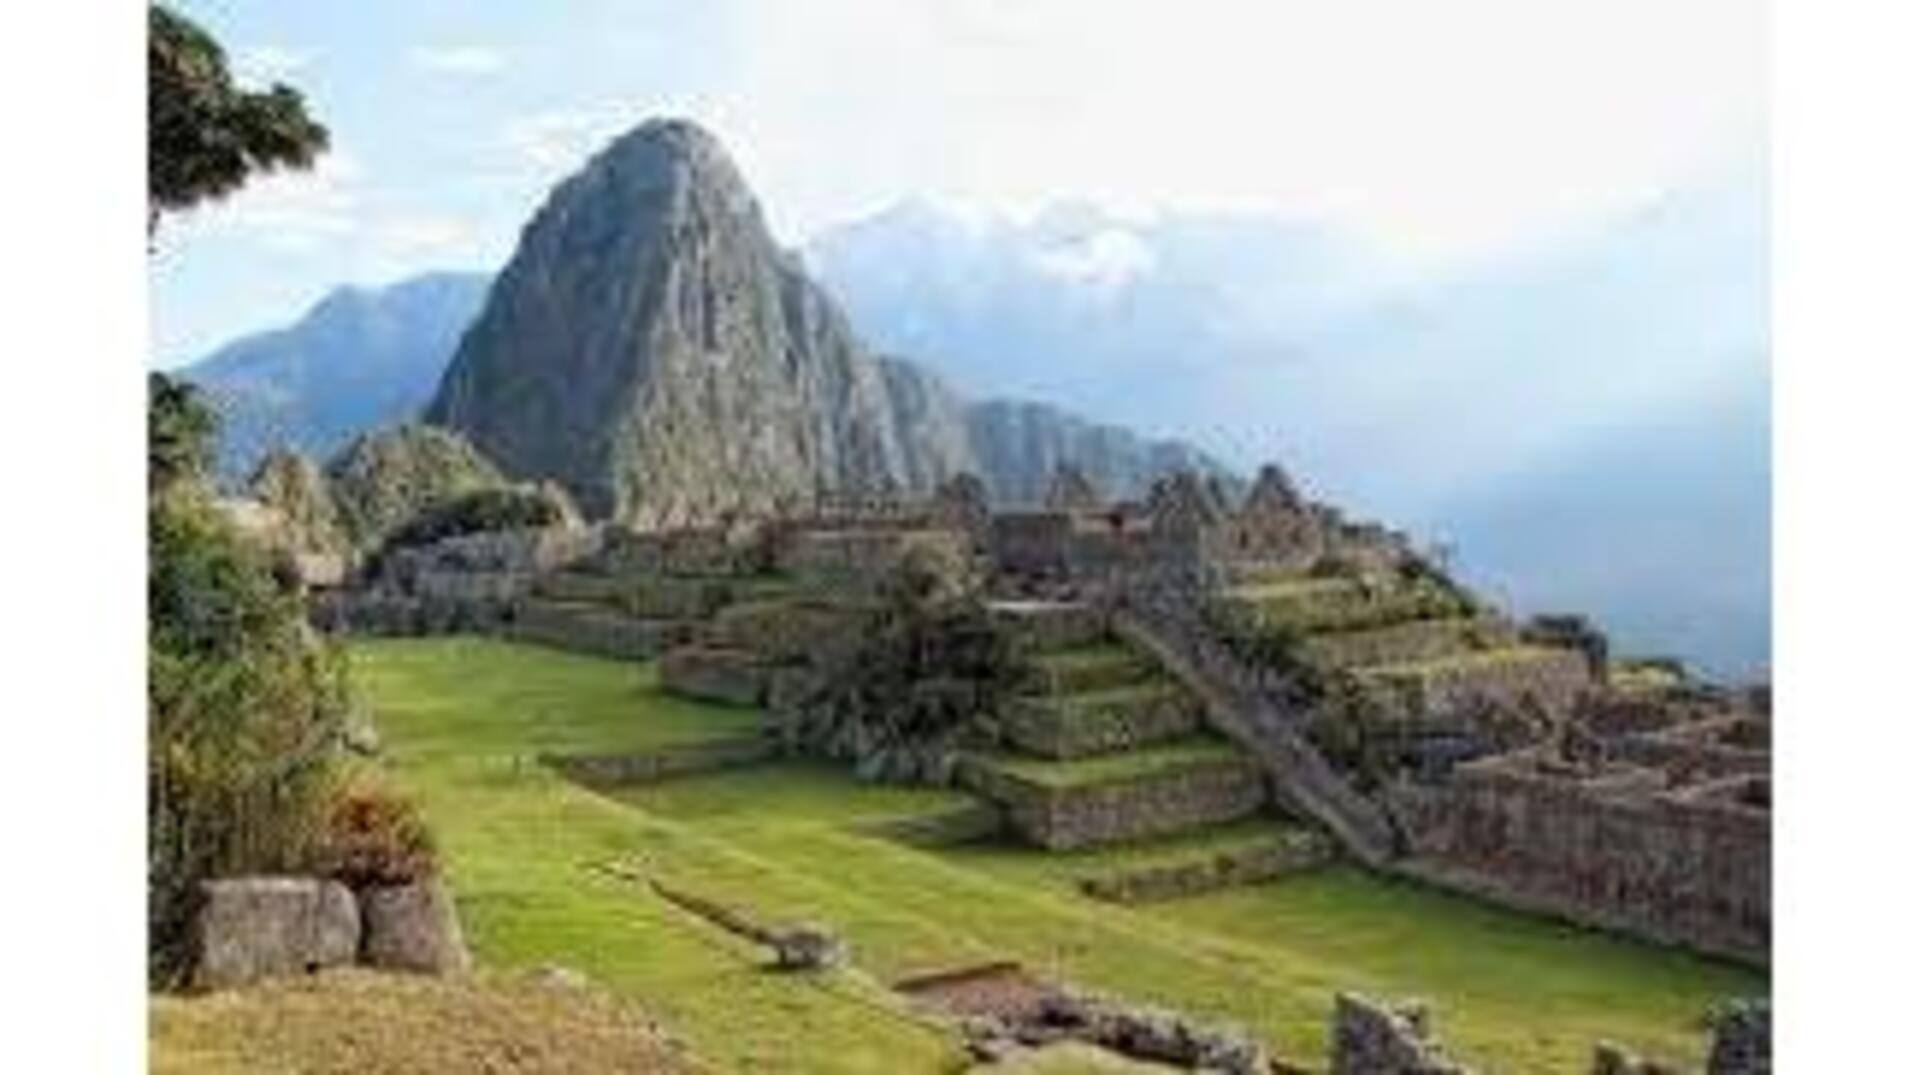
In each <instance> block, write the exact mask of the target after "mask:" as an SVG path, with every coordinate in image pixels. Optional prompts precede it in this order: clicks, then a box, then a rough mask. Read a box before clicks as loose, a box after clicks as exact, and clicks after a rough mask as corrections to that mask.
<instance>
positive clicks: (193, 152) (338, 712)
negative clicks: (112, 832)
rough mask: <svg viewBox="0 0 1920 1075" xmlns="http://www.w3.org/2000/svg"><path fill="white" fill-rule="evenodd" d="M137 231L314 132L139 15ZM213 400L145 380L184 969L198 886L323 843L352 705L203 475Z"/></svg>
mask: <svg viewBox="0 0 1920 1075" xmlns="http://www.w3.org/2000/svg"><path fill="white" fill-rule="evenodd" d="M148 28H149V31H150V34H151V39H150V41H149V46H148V53H147V76H148V93H149V101H148V122H149V129H148V136H147V138H148V140H147V151H148V171H147V213H148V216H147V231H148V234H149V235H151V234H152V232H153V229H154V227H155V225H156V224H157V223H158V220H159V215H160V213H161V212H163V211H173V210H178V209H183V208H186V207H187V206H190V205H193V204H195V203H197V202H200V201H202V200H205V199H209V198H218V197H221V196H223V195H225V194H228V193H231V192H232V191H234V190H236V189H238V188H239V187H240V186H241V185H242V184H243V183H244V182H245V181H246V180H247V178H248V177H249V176H250V175H252V174H255V173H258V172H262V171H268V170H271V169H274V168H277V167H295V168H304V167H307V166H309V165H310V164H311V163H312V162H313V158H314V156H315V155H316V154H317V153H319V152H320V151H322V150H323V149H325V148H326V144H327V132H326V129H325V128H323V127H321V126H320V125H319V124H317V123H315V122H314V121H313V120H311V119H309V118H308V117H307V114H306V111H305V108H304V106H303V104H302V103H301V99H300V95H299V94H298V93H296V92H294V91H293V90H291V89H288V88H287V87H285V86H275V87H273V88H272V89H271V90H269V91H268V92H266V93H244V92H240V91H238V90H236V89H235V88H234V86H233V84H232V81H231V79H230V78H229V76H228V74H227V67H226V57H225V55H224V54H223V53H222V52H221V50H220V46H219V45H218V44H216V43H215V42H214V40H213V38H211V37H209V36H208V35H207V34H206V32H205V31H203V30H201V29H200V28H199V27H197V26H195V25H194V24H193V23H191V22H189V21H188V20H186V19H183V18H181V17H180V16H178V15H176V14H174V13H173V12H171V11H168V10H167V9H165V8H163V7H159V6H155V7H153V8H151V9H150V15H149V22H148ZM217 425H218V423H217V419H216V417H215V415H214V413H213V411H212V410H211V409H210V408H209V407H208V406H207V405H206V403H205V402H204V401H203V400H202V399H201V398H200V396H199V394H198V393H197V392H196V391H195V390H194V389H193V387H192V386H191V385H188V384H186V383H184V382H182V381H178V380H175V379H173V378H171V377H168V376H166V375H165V374H162V373H153V374H150V375H149V376H148V381H147V627H148V632H147V743H148V746H147V924H148V972H149V978H150V980H152V981H153V982H154V983H155V984H166V983H168V982H171V981H176V980H178V977H179V975H180V974H181V973H182V972H183V971H185V970H186V969H187V966H188V963H189V960H190V957H191V954H192V953H191V950H190V947H189V944H190V942H189V923H190V922H191V920H192V916H193V912H194V910H195V902H196V898H197V893H198V891H199V883H200V882H201V881H203V880H206V879H208V878H211V877H218V876H221V875H225V874H236V873H251V872H273V871H284V870H292V869H302V868H309V867H310V866H311V865H312V864H313V863H314V862H315V860H316V856H317V855H318V854H319V848H320V846H321V844H322V843H323V838H324V835H325V829H326V823H327V820H328V813H327V804H328V803H329V801H330V800H331V797H332V789H333V787H334V783H335V779H336V776H337V768H336V766H335V764H334V763H335V760H336V758H337V755H338V747H339V744H340V741H341V738H342V725H343V717H344V714H345V711H346V704H347V699H346V669H345V663H344V659H343V656H342V654H341V653H340V651H339V650H338V649H337V648H336V647H333V646H330V645H328V644H326V643H325V642H324V641H323V640H321V639H320V638H318V637H316V635H315V634H314V632H313V631H312V629H311V628H309V627H308V625H307V622H306V614H305V610H304V608H303V607H302V604H301V599H300V596H299V594H298V593H297V592H294V591H292V590H290V589H288V588H287V587H286V586H284V585H283V584H282V583H281V582H280V581H279V580H278V579H277V578H276V577H275V574H274V572H273V570H272V566H271V564H270V563H269V560H268V557H267V555H266V552H265V550H263V549H260V548H257V547H255V546H254V545H253V544H252V543H250V542H249V541H247V540H246V539H245V538H244V537H243V536H242V535H241V534H240V533H239V532H238V530H236V529H235V527H234V526H233V524H232V523H231V522H230V521H229V519H228V518H227V517H226V515H225V514H224V513H223V512H222V511H221V510H220V508H219V505H218V504H217V503H216V502H215V497H214V493H213V488H212V484H211V481H210V478H209V474H210V466H211V459H212V448H213V438H214V434H215V432H216V430H217Z"/></svg>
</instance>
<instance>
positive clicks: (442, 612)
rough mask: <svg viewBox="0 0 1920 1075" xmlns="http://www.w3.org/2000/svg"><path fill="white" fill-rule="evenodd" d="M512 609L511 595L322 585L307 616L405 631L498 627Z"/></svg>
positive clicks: (357, 629) (341, 628)
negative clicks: (332, 588)
mask: <svg viewBox="0 0 1920 1075" xmlns="http://www.w3.org/2000/svg"><path fill="white" fill-rule="evenodd" d="M513 614H514V603H513V602H511V601H498V600H492V599H477V598H476V599H471V600H469V599H462V598H453V597H432V598H429V597H414V596H410V595H407V594H399V593H392V592H388V591H382V590H340V591H323V592H320V593H316V594H313V595H312V597H311V598H310V599H309V601H308V604H307V615H308V618H309V619H310V620H311V621H312V622H313V625H314V626H315V627H317V628H319V629H320V630H322V631H327V632H330V633H350V634H369V635H388V636H404V637H413V636H419V635H439V634H453V633H456V632H468V631H471V632H479V633H487V632H494V631H498V630H500V629H502V627H503V625H504V624H505V623H506V622H507V621H508V620H510V619H511V618H512V617H513Z"/></svg>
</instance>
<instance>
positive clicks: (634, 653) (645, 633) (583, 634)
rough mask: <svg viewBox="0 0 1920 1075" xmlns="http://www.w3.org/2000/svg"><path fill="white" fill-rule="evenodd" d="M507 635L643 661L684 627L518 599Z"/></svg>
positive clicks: (506, 627)
mask: <svg viewBox="0 0 1920 1075" xmlns="http://www.w3.org/2000/svg"><path fill="white" fill-rule="evenodd" d="M503 630H504V633H505V635H506V637H508V638H511V639H514V640H516V641H521V642H536V643H539V644H541V645H547V646H552V647H554V648H556V649H564V650H570V651H573V652H575V653H589V654H593V655H596V656H601V657H613V658H616V659H621V660H645V659H647V658H650V657H653V656H655V655H657V654H659V653H660V652H661V651H662V650H664V649H666V648H667V647H668V646H671V645H674V644H676V643H678V642H680V641H682V640H683V638H684V636H685V634H686V631H685V629H684V628H682V627H681V626H680V625H678V624H673V623H669V622H666V621H662V620H641V619H635V618H634V617H632V616H628V615H626V614H624V613H620V612H615V611H612V610H610V609H609V610H601V609H595V608H589V607H585V606H580V605H567V604H559V603H555V602H550V601H539V600H529V601H523V602H521V603H520V604H519V606H518V607H516V608H515V610H514V613H513V618H512V619H511V620H510V621H508V622H507V623H506V624H505V625H504V628H503Z"/></svg>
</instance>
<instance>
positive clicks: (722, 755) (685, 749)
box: [540, 735, 777, 787]
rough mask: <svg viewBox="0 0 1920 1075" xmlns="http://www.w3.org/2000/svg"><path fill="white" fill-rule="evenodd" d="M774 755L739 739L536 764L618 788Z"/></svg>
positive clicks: (756, 739)
mask: <svg viewBox="0 0 1920 1075" xmlns="http://www.w3.org/2000/svg"><path fill="white" fill-rule="evenodd" d="M776 752H777V744H775V743H774V741H773V740H771V739H768V738H765V737H762V736H757V735H742V736H733V737H729V738H726V739H709V740H705V741H702V742H698V743H688V744H686V745H685V746H678V747H663V748H661V749H659V750H652V751H648V752H646V753H642V754H543V755H541V756H540V761H541V762H542V763H544V764H547V765H551V766H553V767H554V768H555V769H557V770H559V771H560V773H561V774H562V775H564V776H566V777H567V778H568V779H570V780H574V781H577V782H579V783H581V784H586V785H588V786H589V787H618V786H620V785H623V784H651V783H654V782H655V781H659V780H664V779H666V778H668V777H672V776H684V775H686V774H689V773H704V772H711V771H713V770H716V769H730V768H734V767H736V766H741V765H753V764H755V763H758V762H763V761H766V760H768V759H769V758H772V757H773V756H774V755H775V753H776Z"/></svg>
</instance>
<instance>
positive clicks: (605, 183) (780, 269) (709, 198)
mask: <svg viewBox="0 0 1920 1075" xmlns="http://www.w3.org/2000/svg"><path fill="white" fill-rule="evenodd" d="M426 419H427V421H428V422H431V423H435V424H439V425H444V426H446V427H449V428H451V429H454V430H457V431H459V432H461V433H463V434H464V435H466V436H467V437H468V438H470V439H471V440H472V442H473V443H474V444H475V445H476V446H477V447H478V448H479V449H480V450H481V451H482V452H484V453H485V454H486V455H487V456H488V457H489V458H492V459H493V460H495V461H497V462H498V463H499V464H500V465H501V466H502V467H503V468H504V469H505V470H506V471H507V472H509V473H510V474H512V475H514V476H516V477H520V478H553V479H555V480H557V481H559V482H560V483H561V484H562V485H564V486H566V488H567V489H568V491H569V492H570V493H572V494H573V496H574V497H575V499H576V500H578V502H579V503H580V506H581V508H582V509H583V510H584V511H585V512H586V513H587V515H588V516H590V517H592V518H596V519H599V518H612V519H615V520H617V521H620V522H625V523H629V524H633V525H636V526H639V527H641V528H653V527H673V526H680V525H688V524H701V523H707V522H712V521H714V520H716V519H719V518H721V517H722V516H725V515H727V514H728V513H730V512H745V513H748V514H759V513H772V512H778V511H782V510H788V509H792V508H795V507H804V506H807V505H810V504H811V503H813V502H814V500H815V498H816V497H817V496H818V495H819V494H820V493H822V492H835V493H842V492H849V491H863V492H880V491H888V492H899V493H902V494H906V495H910V496H915V497H924V496H927V495H930V494H931V493H933V491H934V490H935V489H937V488H938V487H939V486H940V485H941V484H942V483H944V482H946V481H948V480H949V479H951V478H952V477H954V476H955V475H957V474H960V473H963V472H968V471H972V472H975V473H978V474H980V475H981V476H982V478H983V479H984V480H985V483H986V485H987V488H988V491H989V493H990V494H991V495H992V496H993V497H994V499H995V500H997V501H1000V502H1003V503H1024V504H1037V503H1038V502H1039V500H1040V498H1041V495H1042V494H1043V493H1044V491H1045V488H1046V483H1047V481H1048V480H1049V479H1050V477H1051V475H1052V474H1053V471H1054V469H1055V468H1056V467H1057V466H1058V465H1060V464H1061V463H1074V464H1077V465H1079V466H1081V467H1083V468H1084V469H1086V470H1087V471H1088V473H1090V474H1091V475H1093V476H1094V477H1095V479H1096V480H1097V481H1098V482H1099V483H1100V484H1101V485H1102V487H1104V488H1107V489H1110V490H1113V491H1115V492H1118V493H1125V492H1129V491H1136V490H1139V489H1143V488H1144V487H1145V486H1146V484H1147V480H1148V479H1149V478H1151V477H1152V476H1153V475H1154V474H1157V473H1159V472H1161V471H1164V470H1166V469H1170V468H1173V467H1176V466H1192V465H1198V466H1201V467H1203V468H1204V469H1206V470H1209V471H1217V470H1218V469H1219V468H1218V466H1217V464H1214V463H1212V461H1211V460H1207V459H1205V457H1204V456H1202V455H1201V454H1200V453H1199V452H1197V451H1195V450H1194V449H1192V448H1189V447H1187V446H1184V445H1179V444H1175V443H1171V442H1165V443H1161V442H1146V441H1143V440H1141V439H1140V438H1138V437H1135V436H1134V435H1132V434H1130V433H1128V432H1126V431H1124V430H1120V429H1116V428H1113V427H1106V426H1096V425H1092V424H1089V423H1086V422H1081V421H1078V420H1077V419H1073V418H1072V417H1071V416H1069V415H1066V414H1064V413H1062V412H1059V411H1057V410H1055V409H1053V408H1050V407H1043V406H1040V405H1024V404H1006V403H987V404H980V405H968V404H966V403H965V402H964V401H962V400H961V399H960V398H959V397H958V396H957V395H955V394H954V393H953V391H952V390H951V389H950V388H948V387H947V386H946V384H945V383H944V382H943V381H941V380H940V379H939V378H938V377H936V376H934V375H933V374H932V373H930V372H928V371H926V370H924V369H922V368H921V367H919V366H916V365H914V364H913V363H910V362H906V361H902V360H898V359H891V358H883V357H880V356H878V355H875V354H874V353H872V352H870V351H869V350H868V349H867V348H866V347H865V345H864V344H862V343H861V341H860V340H859V338H858V337H857V336H856V335H855V334H854V332H853V330H852V328H851V327H850V326H849V325H848V323H847V319H846V318H845V316H844V315H843V314H842V313H841V311H840V308H839V306H838V305H837V304H836V303H835V302H834V301H833V299H832V298H831V297H829V296H828V295H827V293H826V292H825V291H823V290H822V289H821V288H820V287H819V286H818V285H817V284H815V283H814V282H813V280H812V279H811V278H809V277H808V275H807V274H806V272H805V271H804V270H803V268H802V267H801V265H800V263H799V261H798V259H797V258H795V257H794V256H793V255H791V254H789V253H787V252H785V251H783V250H781V249H780V248H779V247H778V246H777V245H776V243H775V242H774V240H773V237H772V235H771V234H770V233H769V231H768V229H767V225H766V222H765V220H764V218H763V217H762V214H761V211H760V207H759V204H758V203H757V202H756V201H755V200H754V197H753V194H752V193H751V192H750V191H749V190H748V188H747V185H746V183H745V181H744V180H743V179H742V178H741V176H740V173H739V171H738V170H737V169H736V168H735V167H734V165H733V162H732V161H731V160H729V159H728V157H727V155H726V153H725V151H724V150H723V149H722V148H721V147H720V144H719V143H718V142H717V141H716V140H715V139H714V138H713V137H712V136H711V135H709V134H708V133H706V132H705V131H703V130H701V129H700V128H698V127H696V126H694V125H693V124H690V123H686V122H683V121H678V120H656V121H652V122H649V123H646V124H643V125H641V126H640V127H638V128H636V129H635V130H633V131H632V132H630V133H628V134H626V135H625V136H623V137H621V138H619V139H618V140H616V141H615V142H614V143H613V144H612V145H610V146H609V147H607V148H606V149H605V150H603V151H602V152H601V153H600V154H599V155H598V156H596V157H594V158H593V160H592V161H590V162H589V163H588V164H587V166H586V167H585V168H584V169H582V170H581V171H580V172H579V173H577V174H575V175H574V176H573V177H571V178H569V179H567V180H566V181H565V182H563V183H561V184H560V185H559V186H558V187H557V188H555V190H554V191H553V193H552V195H550V196H549V198H548V200H547V203H546V204H545V206H543V207H542V208H541V210H540V211H539V213H538V214H536V215H535V217H534V219H533V221H532V222H531V223H530V224H529V225H528V226H527V228H526V230H525V232H524V233H523V234H522V236H521V241H520V245H519V248H518V249H517V250H516V251H515V253H514V256H513V259H512V261H510V262H509V263H508V265H507V267H506V269H505V270H504V271H503V272H502V273H501V275H500V277H499V278H498V280H497V282H496V283H495V285H494V288H493V291H492V294H491V295H490V296H489V298H488V301H487V303H486V305H485V307H484V308H483V309H482V310H481V312H480V315H479V317H478V318H477V319H476V320H475V322H474V324H473V326H472V328H471V329H470V330H469V331H468V332H467V334H466V336H465V337H464V339H463V340H462V341H461V344H460V348H459V350H458V352H457V353H456V354H455V355H454V358H453V361H452V364H451V365H450V366H449V367H448V369H447V372H446V375H445V377H444V378H443V380H442V381H441V384H440V388H439V391H438V393H437V394H436V395H435V397H434V399H433V401H432V403H431V404H430V405H429V406H428V409H427V412H426Z"/></svg>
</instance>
